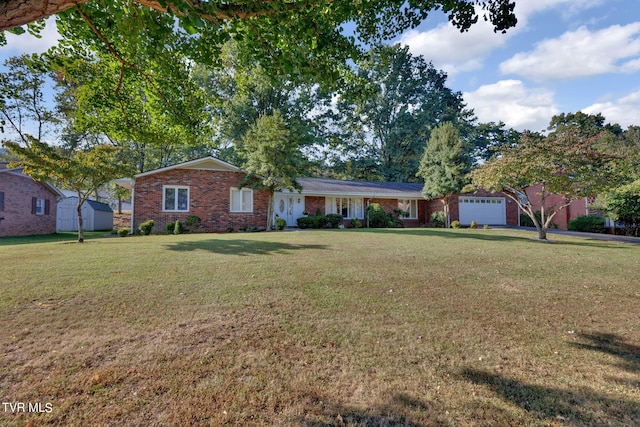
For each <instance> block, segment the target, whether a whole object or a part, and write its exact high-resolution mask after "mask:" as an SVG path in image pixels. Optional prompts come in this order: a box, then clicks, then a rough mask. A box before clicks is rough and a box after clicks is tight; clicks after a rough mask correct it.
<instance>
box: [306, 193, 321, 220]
mask: <svg viewBox="0 0 640 427" xmlns="http://www.w3.org/2000/svg"><path fill="white" fill-rule="evenodd" d="M304 208H305V210H306V211H307V212H309V215H310V216H314V215H315V214H316V211H317V210H318V209H320V212H322V215H325V214H326V212H325V198H324V197H323V196H305V198H304Z"/></svg>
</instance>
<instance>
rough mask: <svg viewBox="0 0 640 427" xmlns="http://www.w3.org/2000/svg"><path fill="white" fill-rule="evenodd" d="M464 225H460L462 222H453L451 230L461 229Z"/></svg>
mask: <svg viewBox="0 0 640 427" xmlns="http://www.w3.org/2000/svg"><path fill="white" fill-rule="evenodd" d="M461 227H462V224H460V221H451V228H461Z"/></svg>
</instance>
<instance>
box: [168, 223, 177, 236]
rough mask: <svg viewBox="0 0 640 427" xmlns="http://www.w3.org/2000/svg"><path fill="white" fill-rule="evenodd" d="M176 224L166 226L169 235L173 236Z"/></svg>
mask: <svg viewBox="0 0 640 427" xmlns="http://www.w3.org/2000/svg"><path fill="white" fill-rule="evenodd" d="M175 226H176V223H175V222H168V223H167V225H166V226H165V227H166V229H167V234H173V229H174V228H175Z"/></svg>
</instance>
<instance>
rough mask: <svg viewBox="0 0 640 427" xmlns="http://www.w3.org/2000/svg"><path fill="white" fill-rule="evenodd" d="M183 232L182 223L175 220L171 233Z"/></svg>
mask: <svg viewBox="0 0 640 427" xmlns="http://www.w3.org/2000/svg"><path fill="white" fill-rule="evenodd" d="M182 233H184V225H182V222H181V221H180V220H176V223H175V226H174V227H173V234H182Z"/></svg>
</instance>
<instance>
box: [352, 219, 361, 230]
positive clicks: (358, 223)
mask: <svg viewBox="0 0 640 427" xmlns="http://www.w3.org/2000/svg"><path fill="white" fill-rule="evenodd" d="M351 226H352V227H353V228H362V221H360V220H359V219H358V218H353V219H352V220H351Z"/></svg>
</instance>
